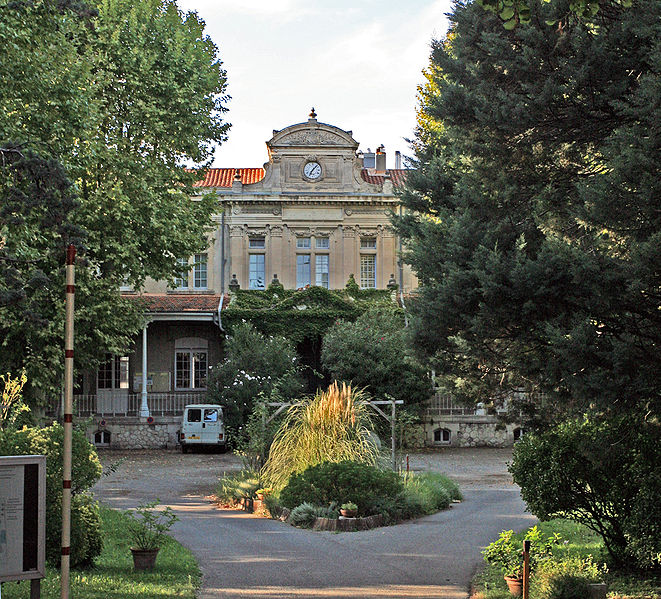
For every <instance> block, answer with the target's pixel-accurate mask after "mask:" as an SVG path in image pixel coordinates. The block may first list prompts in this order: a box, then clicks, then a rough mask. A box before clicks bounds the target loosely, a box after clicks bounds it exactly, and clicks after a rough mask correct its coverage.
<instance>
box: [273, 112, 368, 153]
mask: <svg viewBox="0 0 661 599" xmlns="http://www.w3.org/2000/svg"><path fill="white" fill-rule="evenodd" d="M267 145H268V146H269V148H277V147H283V146H284V147H304V148H309V147H328V146H334V147H342V148H351V149H352V150H355V149H357V148H358V142H357V141H355V140H354V139H353V137H351V131H343V130H342V129H340V128H339V127H334V126H333V125H327V124H326V123H318V122H317V121H316V120H312V119H311V120H310V121H308V122H307V123H299V124H297V125H292V126H291V127H287V128H285V129H282V130H280V131H274V132H273V137H272V138H271V139H270V140H269V141H268V142H267Z"/></svg>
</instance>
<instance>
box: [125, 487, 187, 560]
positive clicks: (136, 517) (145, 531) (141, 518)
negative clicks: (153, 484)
mask: <svg viewBox="0 0 661 599" xmlns="http://www.w3.org/2000/svg"><path fill="white" fill-rule="evenodd" d="M159 504H160V501H159V500H158V499H157V500H156V501H152V502H150V503H146V504H144V505H140V506H138V507H137V508H136V509H135V510H133V511H132V512H129V516H130V518H131V523H130V525H129V538H130V540H131V547H130V549H131V553H132V554H133V566H134V568H135V569H136V570H151V569H152V568H153V567H154V564H155V563H156V556H157V555H158V550H159V549H160V548H161V544H162V543H163V540H164V538H165V534H166V533H167V532H168V531H169V530H170V528H172V525H173V524H174V523H175V522H176V521H177V520H178V519H179V518H177V516H176V515H175V513H174V512H173V511H172V508H170V507H166V508H165V509H162V510H161V509H158V507H157V506H158V505H159Z"/></svg>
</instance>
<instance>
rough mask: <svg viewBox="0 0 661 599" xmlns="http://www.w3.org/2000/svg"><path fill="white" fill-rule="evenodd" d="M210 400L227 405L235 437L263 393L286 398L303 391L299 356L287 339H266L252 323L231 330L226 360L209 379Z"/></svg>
mask: <svg viewBox="0 0 661 599" xmlns="http://www.w3.org/2000/svg"><path fill="white" fill-rule="evenodd" d="M209 378H210V380H209V383H208V391H207V399H208V400H209V401H210V402H212V403H218V404H221V405H223V406H225V411H224V412H225V425H226V427H227V428H228V432H229V433H230V434H231V433H234V435H235V438H236V435H237V434H238V433H239V431H240V430H241V429H242V427H243V426H244V424H245V422H246V420H247V418H248V416H249V414H250V413H251V412H252V409H253V403H254V400H255V399H256V398H257V396H258V395H260V393H261V394H262V395H263V396H267V397H268V396H270V395H272V394H273V393H277V394H278V395H279V396H280V397H282V398H284V399H291V398H293V397H296V396H297V395H298V394H299V393H300V392H301V389H302V382H301V377H300V375H299V368H298V356H297V355H296V352H295V351H294V348H293V347H292V345H291V343H290V342H289V341H287V340H286V339H285V338H284V337H277V336H267V335H263V334H262V333H260V332H258V331H256V330H255V329H254V328H253V326H252V325H251V324H249V323H240V324H238V325H236V326H235V327H234V328H233V330H232V336H231V337H228V338H227V341H226V344H225V359H224V360H223V361H222V362H220V363H219V364H217V365H216V366H214V367H213V368H212V370H211V376H210V377H209Z"/></svg>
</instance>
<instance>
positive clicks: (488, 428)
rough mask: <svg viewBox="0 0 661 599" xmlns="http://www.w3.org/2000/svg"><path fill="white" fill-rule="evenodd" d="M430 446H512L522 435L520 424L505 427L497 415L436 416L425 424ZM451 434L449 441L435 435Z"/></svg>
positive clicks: (426, 436)
mask: <svg viewBox="0 0 661 599" xmlns="http://www.w3.org/2000/svg"><path fill="white" fill-rule="evenodd" d="M424 429H425V443H426V445H427V446H428V447H443V446H445V447H511V446H512V445H513V444H514V442H515V441H516V440H517V439H518V438H519V437H520V436H521V435H522V434H523V429H522V428H521V425H520V424H504V423H503V422H502V421H501V420H500V419H499V418H498V417H497V416H487V415H485V416H480V415H468V416H434V417H433V418H429V419H427V421H426V422H425V423H424ZM443 429H445V430H446V431H448V432H449V437H450V438H449V441H447V440H445V439H441V440H435V438H434V432H435V431H439V430H443Z"/></svg>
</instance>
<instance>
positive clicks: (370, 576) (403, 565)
mask: <svg viewBox="0 0 661 599" xmlns="http://www.w3.org/2000/svg"><path fill="white" fill-rule="evenodd" d="M509 456H510V453H509V451H508V450H491V449H484V450H473V449H467V450H460V449H446V450H444V451H442V452H438V453H428V454H415V455H412V456H411V460H410V464H411V467H412V469H413V470H435V471H439V472H445V473H447V474H449V475H450V476H452V477H453V478H454V479H455V480H456V481H457V482H459V484H460V486H461V488H462V492H463V494H464V498H465V499H464V501H463V502H462V503H460V504H454V505H453V507H452V508H451V509H449V510H446V511H443V512H440V513H438V514H435V515H433V516H428V517H425V518H421V519H419V520H415V521H411V522H407V523H404V524H400V525H397V526H391V527H384V528H377V529H373V530H370V531H363V532H353V533H342V534H336V533H329V532H312V531H308V530H301V529H297V528H294V527H291V526H289V525H286V524H283V523H281V522H277V521H273V520H267V519H264V518H256V517H253V516H252V515H249V514H246V513H244V512H240V511H234V510H219V509H217V508H216V507H215V506H214V505H213V504H211V503H210V501H209V500H208V498H207V497H206V496H207V495H208V494H210V493H211V492H212V491H213V487H214V485H215V482H216V480H217V479H218V476H220V475H221V474H222V473H223V471H229V470H235V469H238V468H240V464H239V463H238V461H237V459H236V458H235V457H234V456H232V455H229V454H227V455H211V454H187V455H181V454H179V453H175V452H132V453H128V452H127V453H123V454H119V453H116V452H104V453H103V454H102V461H103V462H104V464H108V463H112V462H114V461H116V460H117V459H119V458H121V457H125V458H126V459H125V461H123V462H122V463H121V464H120V465H119V467H118V469H117V471H116V472H115V473H114V474H111V475H110V476H107V477H104V478H103V479H102V480H101V481H100V482H99V483H98V484H97V486H96V487H95V489H94V491H95V494H96V496H97V497H98V498H99V499H100V500H101V501H103V502H104V503H105V504H107V505H109V506H111V507H117V508H128V507H135V506H136V505H138V504H139V503H141V502H143V501H148V500H152V499H153V498H154V497H159V498H160V499H161V500H162V502H163V503H164V504H166V505H170V506H172V508H173V509H174V510H175V511H176V512H177V514H178V515H179V517H180V518H181V520H180V521H179V522H177V523H176V525H175V527H174V528H173V534H174V536H175V538H176V539H177V540H178V541H180V542H181V543H183V544H184V545H186V546H187V547H189V548H190V549H191V550H192V551H193V553H194V554H195V556H196V557H197V559H198V561H199V563H200V566H201V568H202V573H203V582H202V588H201V589H200V593H199V597H200V598H201V599H211V598H216V597H223V598H225V597H231V598H260V599H261V598H269V599H275V598H283V599H287V598H297V599H299V598H306V597H310V598H334V599H335V598H337V599H345V598H366V599H368V598H377V597H391V598H398V597H401V598H406V597H437V598H443V599H445V598H447V599H465V598H466V597H467V595H468V584H469V581H470V577H471V574H472V572H473V571H474V569H475V567H476V566H477V564H479V563H480V561H481V556H480V549H481V548H482V547H483V546H484V545H485V544H486V543H488V542H489V541H491V540H493V538H495V537H496V536H497V535H498V533H499V532H500V531H501V530H503V529H508V528H514V529H519V528H523V527H525V526H528V525H530V524H531V523H532V522H533V518H532V517H531V516H530V515H528V514H525V512H524V505H523V503H522V502H521V500H520V498H519V493H518V489H517V487H515V486H514V485H513V484H512V483H511V480H510V478H509V476H508V474H507V471H506V467H505V463H506V461H507V459H509Z"/></svg>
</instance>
